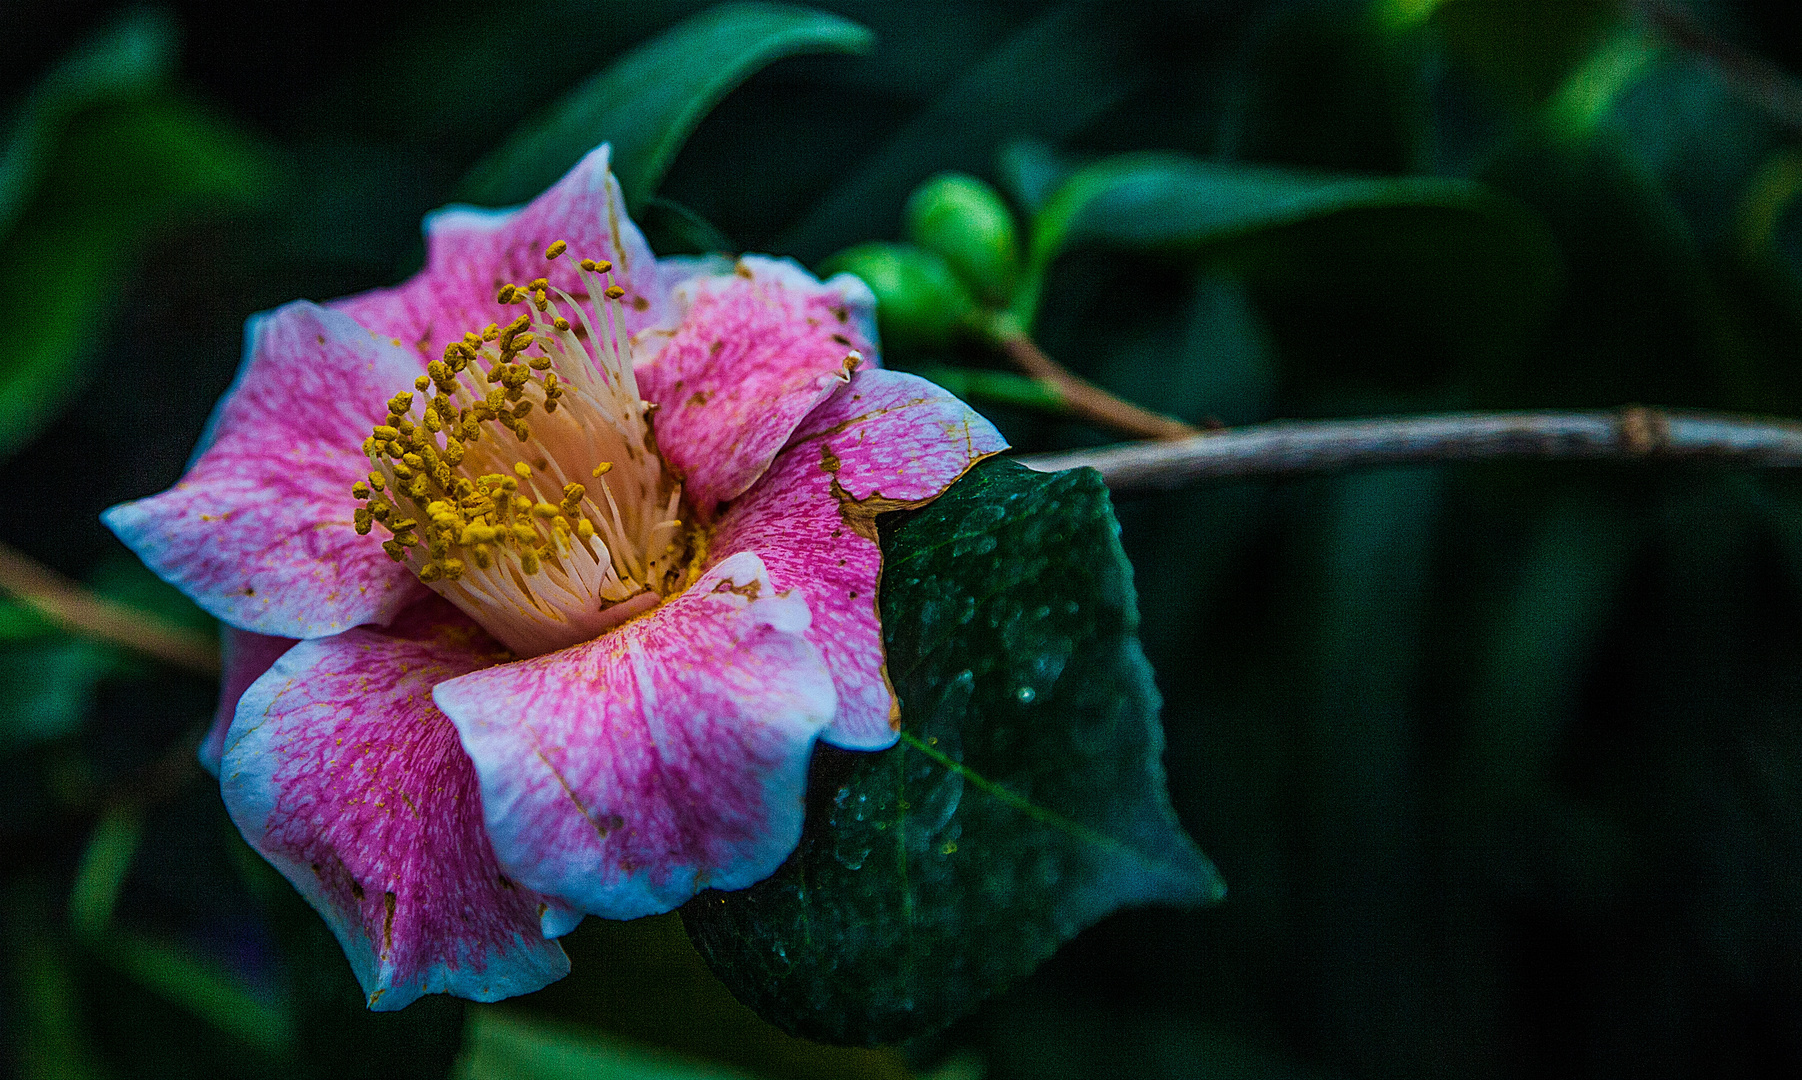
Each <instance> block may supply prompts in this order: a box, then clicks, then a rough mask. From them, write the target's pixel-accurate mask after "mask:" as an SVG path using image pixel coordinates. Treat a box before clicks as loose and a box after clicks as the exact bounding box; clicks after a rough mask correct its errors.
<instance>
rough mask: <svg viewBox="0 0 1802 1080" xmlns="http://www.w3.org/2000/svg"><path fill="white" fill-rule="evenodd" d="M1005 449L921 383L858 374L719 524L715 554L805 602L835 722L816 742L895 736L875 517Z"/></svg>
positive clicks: (930, 494) (990, 431) (873, 743)
mask: <svg viewBox="0 0 1802 1080" xmlns="http://www.w3.org/2000/svg"><path fill="white" fill-rule="evenodd" d="M1005 449H1007V442H1006V440H1004V439H1002V437H1001V433H1000V432H998V431H996V430H995V428H994V426H993V425H992V424H990V423H989V422H988V421H987V420H985V419H983V418H982V417H981V416H980V415H978V414H977V413H976V411H975V410H973V409H971V408H970V407H969V406H968V405H965V404H964V403H963V402H961V401H959V400H958V399H957V398H955V397H952V396H951V395H950V394H949V393H946V392H945V391H944V390H942V389H940V388H939V387H937V386H935V385H933V384H932V383H929V382H927V381H926V380H925V379H921V378H918V377H916V376H913V375H907V374H903V373H901V372H898V371H860V372H858V373H857V375H856V376H855V377H854V378H853V379H852V380H851V384H850V385H849V386H846V387H844V388H843V389H841V390H839V391H838V393H837V394H835V395H834V396H833V398H832V399H831V400H830V401H828V402H827V403H826V404H824V405H822V406H820V407H819V408H818V409H816V410H814V412H813V414H812V415H810V416H809V417H808V418H807V420H806V422H805V423H804V424H802V425H801V428H800V429H799V430H798V431H796V432H795V436H794V438H793V440H791V441H790V443H789V445H788V448H787V449H785V450H783V451H782V454H781V455H780V456H779V457H777V458H776V461H775V463H774V464H773V465H771V466H770V471H769V472H768V473H766V474H765V475H764V477H763V479H762V480H760V481H759V482H758V484H757V486H756V487H754V488H752V489H751V490H750V491H748V492H746V493H745V494H744V496H743V497H742V498H740V499H739V500H738V501H737V502H736V503H734V504H733V505H732V507H731V508H730V509H729V510H728V511H727V512H726V514H725V515H724V517H723V518H722V519H721V520H720V524H719V531H718V532H717V533H716V534H715V536H714V538H713V543H712V550H713V551H714V552H716V553H718V557H722V558H724V557H729V556H731V555H732V553H734V552H738V551H755V552H757V554H758V555H760V556H761V557H762V558H763V561H764V563H765V565H767V566H768V567H769V572H770V579H771V580H772V581H773V582H774V583H775V585H776V587H777V588H779V589H798V590H800V592H801V594H802V595H803V596H805V597H807V607H808V610H809V611H811V612H812V613H813V625H812V627H811V628H810V629H809V630H808V632H807V637H808V640H810V641H812V642H813V643H814V644H815V645H816V646H818V647H819V649H820V653H821V654H822V655H823V656H824V657H825V658H826V664H827V666H828V667H830V668H831V669H832V677H833V682H834V683H835V684H836V686H837V689H838V717H837V719H836V720H834V721H833V723H832V727H831V728H830V729H828V730H827V731H826V732H825V733H824V734H823V735H822V736H821V737H822V738H823V739H825V740H826V741H827V742H829V743H832V744H833V745H835V746H842V747H846V748H848V749H853V750H880V749H882V748H884V747H886V746H890V745H892V744H893V743H894V741H895V738H896V735H895V732H896V727H895V722H896V721H897V720H898V718H899V711H898V709H897V708H896V705H895V695H894V691H893V690H892V689H890V687H889V685H888V678H887V675H886V673H885V672H884V669H883V651H882V627H881V623H880V620H879V618H878V609H877V602H876V585H877V580H878V578H879V576H880V575H881V573H882V552H881V550H880V549H879V548H878V547H877V545H876V530H875V516H876V515H877V514H878V513H881V512H882V511H884V510H897V509H902V508H905V507H910V506H918V505H920V504H921V503H923V502H925V501H927V500H930V499H932V498H934V497H936V496H938V495H939V494H940V493H942V492H943V491H944V490H945V489H946V488H947V487H950V486H951V483H952V482H953V481H955V480H956V479H957V478H958V477H960V476H962V475H963V474H964V472H965V471H966V470H968V469H969V468H970V466H971V465H974V464H975V463H976V462H978V461H980V460H982V459H983V458H985V457H988V456H989V455H990V454H995V453H999V452H1000V451H1002V450H1005Z"/></svg>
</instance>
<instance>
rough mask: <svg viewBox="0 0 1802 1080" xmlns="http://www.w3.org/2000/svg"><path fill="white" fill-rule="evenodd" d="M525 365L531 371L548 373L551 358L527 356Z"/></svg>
mask: <svg viewBox="0 0 1802 1080" xmlns="http://www.w3.org/2000/svg"><path fill="white" fill-rule="evenodd" d="M526 364H527V365H528V366H530V367H531V369H532V370H533V371H549V370H550V368H551V358H550V357H548V356H528V357H526Z"/></svg>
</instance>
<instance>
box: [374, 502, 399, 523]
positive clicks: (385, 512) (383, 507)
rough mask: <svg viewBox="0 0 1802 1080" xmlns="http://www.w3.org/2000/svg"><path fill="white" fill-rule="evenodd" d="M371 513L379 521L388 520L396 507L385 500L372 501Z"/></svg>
mask: <svg viewBox="0 0 1802 1080" xmlns="http://www.w3.org/2000/svg"><path fill="white" fill-rule="evenodd" d="M369 513H370V515H371V516H372V517H374V518H375V519H376V520H377V521H387V520H388V518H389V516H390V515H392V514H393V513H394V507H392V506H389V505H388V504H387V503H385V502H372V503H370V504H369Z"/></svg>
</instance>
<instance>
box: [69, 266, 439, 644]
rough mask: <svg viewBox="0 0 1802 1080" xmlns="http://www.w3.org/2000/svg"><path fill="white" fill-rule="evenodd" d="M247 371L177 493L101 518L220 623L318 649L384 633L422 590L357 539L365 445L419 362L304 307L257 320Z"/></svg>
mask: <svg viewBox="0 0 1802 1080" xmlns="http://www.w3.org/2000/svg"><path fill="white" fill-rule="evenodd" d="M248 332H249V334H250V335H251V337H252V342H251V345H250V362H249V363H248V365H247V366H246V368H245V370H244V371H243V373H242V374H241V375H240V377H239V379H238V382H237V384H236V385H235V386H234V387H233V388H232V390H231V393H230V396H229V398H228V399H227V400H226V401H225V402H224V403H223V404H222V406H221V408H220V410H219V415H218V418H217V422H216V424H214V425H212V428H213V442H212V445H211V446H209V447H207V449H206V450H205V452H203V453H202V454H201V455H200V456H199V458H197V459H196V460H195V462H194V464H193V465H192V466H191V467H190V468H189V469H188V472H187V474H186V475H185V476H183V477H182V479H181V480H180V481H179V482H177V483H176V485H175V486H174V487H172V488H170V489H169V490H167V491H165V492H163V493H161V494H160V495H153V496H151V497H150V498H148V499H140V500H138V501H136V502H129V503H121V504H120V505H118V506H115V507H113V508H112V509H110V510H108V511H106V513H104V514H102V515H101V520H102V521H104V522H105V523H106V525H107V527H108V528H110V529H112V530H113V532H114V533H115V534H117V535H118V537H119V539H120V540H122V541H124V543H125V545H126V546H127V547H129V548H131V549H132V551H134V552H136V553H137V555H138V557H139V558H141V559H143V560H144V562H145V564H146V565H147V566H149V567H150V568H151V569H152V570H154V571H156V573H157V574H158V575H159V576H161V577H162V578H163V580H165V581H167V582H169V583H170V584H172V585H175V586H176V587H177V588H179V589H181V590H182V591H183V592H185V593H187V594H188V596H190V597H191V598H193V600H194V602H195V603H197V604H199V605H200V606H201V607H202V608H204V609H206V610H207V611H208V612H209V613H211V614H212V615H214V616H215V617H217V618H218V619H220V620H222V621H224V622H226V623H229V624H231V625H233V626H236V627H238V628H239V629H242V630H252V631H255V632H256V633H259V634H268V635H272V636H275V637H292V638H315V637H324V636H326V635H328V634H336V633H339V632H340V631H343V630H348V629H349V628H351V627H353V626H357V625H359V624H362V623H386V622H387V621H388V620H389V619H391V618H393V616H394V615H395V613H396V612H398V611H400V609H401V608H403V607H405V606H406V605H407V604H409V603H411V602H413V601H414V600H416V599H418V598H419V597H420V596H422V595H424V593H425V591H426V590H425V587H424V586H423V585H421V584H419V582H418V580H417V579H415V578H414V577H413V575H412V574H411V573H410V572H408V571H407V569H406V568H405V567H403V566H401V565H399V564H398V563H395V562H393V561H391V560H390V559H389V558H388V556H387V555H386V554H385V553H384V552H383V551H382V547H381V542H380V538H379V537H377V536H373V535H371V536H358V535H357V533H356V530H355V529H354V528H353V523H352V513H353V511H354V510H355V509H356V506H357V503H356V500H354V499H353V498H352V497H351V494H350V487H351V484H352V483H354V482H355V481H356V480H357V479H358V478H359V477H360V476H362V475H363V473H364V472H365V471H366V470H367V469H368V468H369V462H368V459H367V458H365V457H364V456H363V452H362V448H361V444H362V442H363V440H364V439H365V438H367V437H368V436H369V432H370V429H371V428H373V427H374V426H375V425H376V424H379V423H381V422H382V420H383V418H384V417H386V416H387V407H386V404H385V402H386V401H387V400H388V398H390V397H391V396H393V395H394V393H395V392H396V391H399V390H405V389H408V388H409V387H411V385H412V383H413V379H414V378H415V377H416V376H417V375H419V374H420V373H421V372H422V371H423V370H424V368H423V366H422V365H421V364H420V363H419V361H418V358H417V357H415V356H413V355H411V354H409V353H408V352H406V351H405V350H403V349H400V348H397V347H396V346H395V345H394V344H393V343H392V342H391V341H389V340H388V339H386V338H380V337H377V336H375V335H373V334H371V333H370V332H369V331H368V330H365V329H364V328H363V327H361V326H359V325H358V324H357V323H356V321H355V320H353V319H351V318H350V317H349V316H346V315H343V314H340V313H338V312H334V311H328V310H326V309H325V308H322V307H319V306H317V305H315V304H309V303H306V302H297V303H293V304H289V305H287V306H286V307H283V308H279V309H277V310H276V311H274V312H271V313H270V314H268V315H266V316H263V317H261V318H258V319H256V320H254V321H253V322H252V323H251V325H250V328H249V331H248Z"/></svg>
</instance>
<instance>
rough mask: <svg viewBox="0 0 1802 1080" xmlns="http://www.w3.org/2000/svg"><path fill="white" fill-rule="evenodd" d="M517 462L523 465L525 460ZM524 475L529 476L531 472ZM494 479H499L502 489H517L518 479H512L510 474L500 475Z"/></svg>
mask: <svg viewBox="0 0 1802 1080" xmlns="http://www.w3.org/2000/svg"><path fill="white" fill-rule="evenodd" d="M519 464H521V465H524V464H525V462H523V461H522V462H520V463H519ZM526 475H528V476H529V475H531V474H530V473H527V474H526ZM496 479H498V480H499V481H500V486H501V490H502V491H507V492H513V491H518V490H519V481H518V480H515V479H513V478H512V477H511V476H501V477H496Z"/></svg>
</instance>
